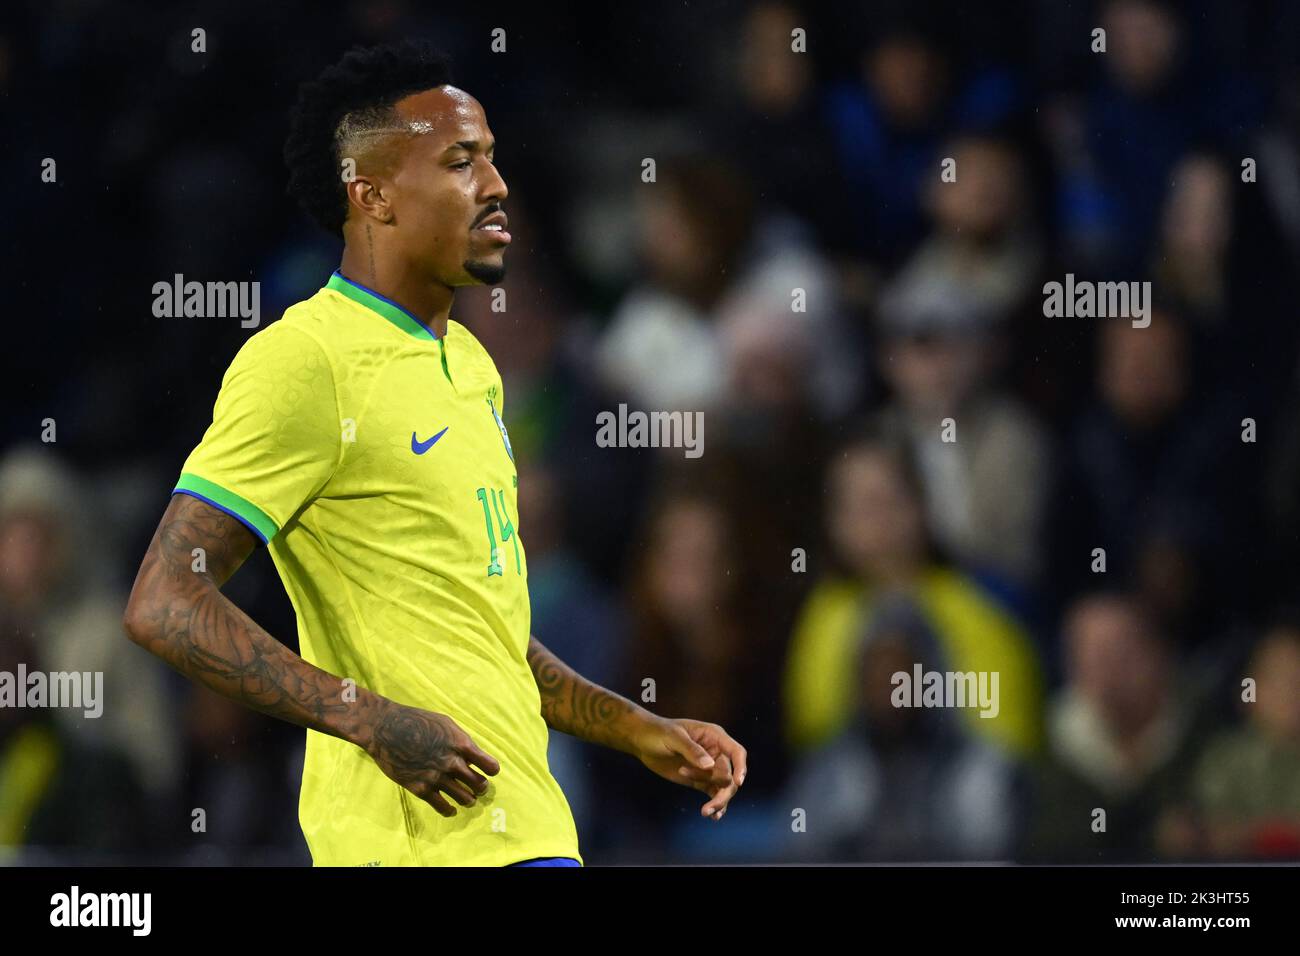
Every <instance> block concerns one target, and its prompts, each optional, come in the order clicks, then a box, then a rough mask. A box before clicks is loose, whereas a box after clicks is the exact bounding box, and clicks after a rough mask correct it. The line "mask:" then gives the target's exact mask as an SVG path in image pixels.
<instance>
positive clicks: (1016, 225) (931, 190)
mask: <svg viewBox="0 0 1300 956" xmlns="http://www.w3.org/2000/svg"><path fill="white" fill-rule="evenodd" d="M943 153H944V155H945V157H948V158H951V159H952V160H953V163H954V165H953V167H952V168H953V175H954V176H955V179H954V180H953V181H952V182H947V181H945V180H944V179H943V178H942V176H941V175H940V173H941V171H940V170H937V169H936V170H935V173H934V175H933V176H931V177H930V178H928V179H927V180H926V181H925V185H924V187H923V189H922V197H923V198H924V201H925V208H926V211H927V213H928V215H929V218H930V219H931V220H932V222H933V226H932V231H931V233H930V235H929V236H928V237H927V238H926V239H925V240H924V241H923V242H922V243H921V245H920V247H919V248H918V249H917V250H916V252H915V253H913V254H912V255H911V256H910V257H909V258H908V260H907V262H906V263H905V264H904V265H903V267H902V269H901V270H900V272H899V274H898V276H897V277H896V280H895V285H896V287H902V288H905V289H913V288H923V287H925V286H927V285H930V284H941V285H944V286H948V287H951V288H952V289H954V290H955V291H956V292H957V293H958V294H959V295H960V296H961V297H962V298H963V299H964V300H966V301H967V302H968V303H969V305H970V307H971V308H972V309H974V310H977V311H979V312H981V313H985V314H992V315H997V316H1005V315H1010V314H1011V313H1013V312H1014V311H1016V310H1017V309H1018V308H1019V307H1021V306H1023V305H1024V304H1025V302H1026V300H1027V299H1029V298H1030V297H1031V296H1032V295H1033V294H1034V293H1035V292H1036V283H1035V278H1036V276H1037V274H1038V270H1039V268H1040V266H1041V264H1042V255H1041V253H1040V249H1041V245H1042V244H1041V240H1040V238H1039V236H1038V235H1037V234H1036V232H1035V230H1034V228H1033V226H1032V224H1031V213H1032V209H1031V199H1032V196H1033V192H1032V188H1031V187H1032V183H1031V181H1030V179H1029V174H1028V170H1027V169H1026V167H1025V164H1024V162H1023V160H1022V158H1021V155H1020V153H1019V151H1018V150H1017V149H1016V147H1015V146H1014V145H1012V143H1011V142H1010V141H1009V140H1006V139H1002V138H999V137H996V136H992V135H976V134H965V135H961V136H958V137H957V138H956V139H954V140H951V141H949V142H948V143H947V144H946V145H945V146H944V148H943Z"/></svg>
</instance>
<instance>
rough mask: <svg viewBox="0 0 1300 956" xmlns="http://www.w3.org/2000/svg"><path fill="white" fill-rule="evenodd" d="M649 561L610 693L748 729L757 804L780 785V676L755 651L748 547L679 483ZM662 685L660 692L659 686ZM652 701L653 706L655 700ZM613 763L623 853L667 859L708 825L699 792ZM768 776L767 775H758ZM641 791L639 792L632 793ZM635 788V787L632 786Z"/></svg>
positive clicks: (655, 526) (609, 782) (696, 488)
mask: <svg viewBox="0 0 1300 956" xmlns="http://www.w3.org/2000/svg"><path fill="white" fill-rule="evenodd" d="M645 527H646V529H647V530H646V532H645V533H644V535H643V536H642V537H641V541H642V542H643V549H642V552H641V553H642V560H641V562H640V564H639V566H638V567H637V569H636V571H635V573H634V576H633V579H632V580H631V582H630V586H629V588H628V591H627V594H626V600H627V602H628V611H629V614H628V618H629V622H630V628H631V633H630V641H629V645H628V649H627V656H626V660H625V662H624V667H623V672H622V676H621V679H620V680H618V681H616V682H615V683H614V684H612V685H611V686H613V687H615V688H617V689H618V690H619V692H620V693H622V694H624V695H625V696H628V697H630V698H633V699H635V700H639V701H641V702H642V703H643V704H644V706H646V707H648V708H650V709H651V710H652V711H654V712H655V713H657V714H662V715H664V716H672V715H676V714H680V713H698V714H699V715H700V719H701V720H707V721H712V722H716V723H719V724H723V723H724V722H725V726H736V727H739V728H740V730H739V731H738V732H739V733H742V734H743V735H744V738H745V748H746V750H747V751H748V753H749V761H750V766H751V767H753V768H755V769H754V772H752V773H751V774H750V775H749V777H748V778H747V779H746V782H745V787H746V789H747V790H751V788H752V792H751V795H752V796H754V797H759V796H762V795H766V794H770V793H771V791H772V789H773V788H774V787H775V786H778V785H779V784H780V783H781V774H780V768H779V749H780V741H779V731H778V728H777V727H776V725H775V722H774V721H773V719H772V717H773V715H774V714H775V712H776V710H777V703H776V700H775V684H776V680H775V674H772V675H770V676H769V675H768V674H767V673H766V671H768V670H770V669H771V668H772V664H773V661H772V659H771V657H770V656H768V655H764V654H762V653H756V652H755V651H754V650H753V646H752V640H751V632H752V630H753V625H754V616H753V614H752V613H751V610H750V607H749V605H748V602H747V601H745V600H744V599H743V594H744V590H743V589H744V587H745V582H744V578H743V575H742V574H741V572H740V568H741V567H742V557H743V548H742V547H741V546H739V545H738V544H737V542H738V541H739V540H741V539H739V538H738V537H737V536H736V529H735V527H734V526H733V524H732V520H731V516H730V514H729V513H728V511H727V509H726V508H725V507H724V504H723V503H722V501H720V500H719V498H718V497H717V496H715V495H714V494H712V493H710V492H708V491H705V490H703V489H702V487H701V483H700V482H699V481H698V480H696V481H694V482H692V483H691V484H690V485H687V484H686V483H685V481H684V480H682V478H681V476H669V477H668V479H667V481H666V483H665V484H664V485H663V486H662V487H661V489H660V491H659V494H658V497H657V500H656V501H655V503H654V504H653V506H652V507H651V509H650V513H649V516H648V518H647V521H646V525H645ZM650 682H653V683H650ZM650 692H653V695H654V696H653V697H652V698H648V697H647V696H646V695H647V694H648V693H650ZM597 760H598V761H600V762H602V763H604V764H606V765H607V769H603V770H602V771H601V774H600V778H601V780H602V781H604V784H603V786H604V788H605V794H606V801H604V802H608V803H609V804H611V807H610V808H605V809H604V812H603V814H602V816H603V818H604V819H605V820H606V821H607V822H609V823H611V825H613V826H615V827H616V828H617V829H618V831H619V832H618V835H617V839H618V842H619V843H620V844H622V845H623V846H624V847H628V848H631V847H635V848H636V850H637V851H638V852H639V853H642V854H649V855H650V856H651V857H652V858H662V854H663V852H664V850H665V849H666V846H667V844H666V843H665V842H664V841H665V840H666V839H667V838H668V837H669V835H670V833H671V832H672V828H673V827H674V826H675V825H678V824H680V825H682V826H689V825H690V824H691V823H693V822H694V821H695V819H696V818H697V817H698V806H697V803H696V802H694V797H693V796H692V792H691V791H689V790H688V791H686V792H685V793H684V794H683V793H678V791H677V790H676V789H674V788H672V787H671V786H668V785H665V786H662V787H660V786H658V785H657V784H654V785H651V786H645V785H642V784H641V783H640V782H639V780H640V778H639V777H635V778H634V777H633V776H632V775H634V774H636V773H637V772H638V769H639V768H638V767H637V766H636V764H635V763H634V762H632V761H628V760H627V759H626V758H624V757H622V756H621V755H615V756H614V757H613V758H610V757H609V756H608V755H605V754H602V755H600V756H598V757H597ZM759 768H761V769H759ZM633 779H636V780H638V785H637V786H631V785H630V782H631V781H632V780H633ZM625 784H626V785H625Z"/></svg>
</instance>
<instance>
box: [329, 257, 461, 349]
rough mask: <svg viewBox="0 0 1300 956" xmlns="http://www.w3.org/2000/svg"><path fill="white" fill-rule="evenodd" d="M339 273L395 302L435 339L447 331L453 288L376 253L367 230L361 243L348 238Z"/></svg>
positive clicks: (403, 263) (401, 262) (401, 261)
mask: <svg viewBox="0 0 1300 956" xmlns="http://www.w3.org/2000/svg"><path fill="white" fill-rule="evenodd" d="M349 238H350V239H352V238H355V237H349ZM339 272H341V273H343V277H344V278H345V279H350V280H351V281H353V282H357V283H360V284H361V285H363V286H365V287H366V288H367V289H370V290H371V291H373V292H378V293H379V294H380V295H382V296H383V297H384V298H385V299H390V300H392V301H393V302H396V303H397V304H398V305H400V306H401V307H402V308H403V309H405V310H406V311H407V312H410V313H411V314H412V315H413V316H415V317H416V319H418V320H419V321H420V322H422V323H423V324H424V325H426V326H428V327H429V328H430V329H431V330H432V331H433V333H434V334H435V335H436V336H438V338H442V337H443V336H444V335H446V334H447V318H448V316H449V315H450V314H451V301H452V298H453V297H454V296H455V290H453V289H451V288H450V287H448V286H445V285H441V284H440V283H437V282H432V283H431V282H429V281H428V280H427V279H425V278H423V277H422V276H420V275H417V274H416V272H415V270H413V269H412V268H411V267H410V264H409V263H407V262H405V261H403V260H400V259H393V258H391V257H386V256H376V255H375V244H374V241H373V239H372V238H371V236H370V234H369V233H368V232H367V233H364V234H363V235H362V236H361V237H360V242H355V241H349V242H347V244H346V245H345V246H344V247H343V261H342V262H341V263H340V264H339Z"/></svg>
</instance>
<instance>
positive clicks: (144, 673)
mask: <svg viewBox="0 0 1300 956" xmlns="http://www.w3.org/2000/svg"><path fill="white" fill-rule="evenodd" d="M86 501H87V498H86V496H85V493H84V492H83V490H82V488H81V485H80V482H79V481H78V479H77V477H76V476H75V474H74V473H73V472H71V471H70V470H69V469H68V468H66V467H65V466H64V465H63V464H62V462H61V461H60V460H59V459H58V457H57V455H56V453H55V452H54V451H52V450H50V446H44V447H41V446H35V447H24V448H19V449H16V450H13V451H11V452H10V453H9V454H8V455H6V456H5V457H4V459H3V461H0V609H4V610H8V611H9V612H10V613H12V614H15V615H19V616H21V617H22V618H23V619H24V620H26V621H28V622H30V626H31V628H32V630H33V632H34V633H35V634H37V635H38V636H39V638H40V645H39V647H38V651H39V653H40V657H41V660H42V661H44V663H45V666H47V667H48V668H49V669H50V670H52V671H78V672H85V671H90V672H97V673H101V674H103V693H104V701H103V714H102V715H101V716H100V717H98V718H96V719H94V720H87V719H84V718H83V717H82V715H81V713H80V711H75V710H58V711H55V714H54V716H55V718H56V719H57V720H59V721H60V722H61V723H62V725H63V726H62V728H61V729H62V731H63V732H64V733H66V734H68V735H69V736H71V737H74V738H76V739H78V740H80V741H85V742H87V743H92V742H93V743H96V744H102V745H104V746H106V747H109V748H113V749H117V750H120V751H122V752H123V753H124V754H125V755H126V756H127V757H128V758H129V759H130V761H131V763H132V764H133V765H134V767H135V771H136V775H137V777H138V778H139V780H140V781H141V783H142V784H143V785H144V786H145V788H146V790H147V791H148V792H149V794H150V795H151V797H153V798H154V799H157V800H162V799H165V798H166V797H169V796H170V795H171V794H172V793H173V791H174V787H175V785H176V778H177V772H178V768H179V751H178V748H179V741H178V739H177V737H176V728H175V722H174V721H173V720H171V719H170V717H169V714H170V707H169V703H170V702H169V700H168V699H167V696H166V694H167V691H166V685H165V684H164V678H165V677H166V673H167V672H166V671H163V670H160V669H159V668H158V666H157V662H156V661H153V660H151V659H150V657H149V655H148V654H145V653H141V652H140V651H139V650H138V649H137V648H134V647H126V646H125V645H124V644H123V642H122V612H123V610H124V608H125V607H126V598H125V595H123V594H120V593H114V592H113V591H111V590H110V587H111V585H112V584H113V583H114V582H112V581H111V580H109V579H107V578H106V576H105V573H106V571H107V570H108V564H109V563H110V562H111V561H112V560H113V559H114V557H115V555H113V554H112V553H111V551H108V550H106V549H107V547H108V545H109V542H107V541H106V540H104V539H103V538H99V537H96V535H95V534H94V532H93V528H94V523H93V521H91V520H90V518H89V516H88V514H87V512H86V510H85V507H84V506H85V503H86Z"/></svg>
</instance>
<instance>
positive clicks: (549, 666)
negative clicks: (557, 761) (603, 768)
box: [528, 637, 642, 750]
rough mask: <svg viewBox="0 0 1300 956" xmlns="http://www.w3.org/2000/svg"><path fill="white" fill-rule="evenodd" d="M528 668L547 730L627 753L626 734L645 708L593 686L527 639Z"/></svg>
mask: <svg viewBox="0 0 1300 956" xmlns="http://www.w3.org/2000/svg"><path fill="white" fill-rule="evenodd" d="M528 666H529V667H531V668H532V670H533V677H534V678H536V680H537V689H538V690H539V691H540V692H541V695H542V719H544V720H545V721H546V723H547V726H549V727H552V728H554V729H555V730H558V731H561V732H563V733H566V734H572V735H573V736H574V737H580V738H582V739H583V740H588V741H590V742H592V743H595V744H602V745H604V746H606V747H613V748H615V749H617V750H627V749H628V748H627V739H626V731H627V729H628V726H629V723H630V721H631V720H632V719H634V718H635V717H636V716H637V715H638V714H640V713H641V711H642V708H640V707H638V706H637V705H636V704H634V703H632V701H630V700H628V699H627V698H626V697H620V696H619V695H618V694H615V693H614V692H613V691H608V690H606V689H605V688H603V687H600V686H598V685H596V684H593V683H592V682H591V681H589V680H587V679H586V678H585V677H583V676H581V675H580V674H578V673H577V672H576V671H574V670H573V668H571V667H569V666H568V665H567V664H565V663H564V662H563V661H561V660H560V659H559V658H558V657H556V656H555V655H554V654H552V653H551V652H550V651H548V650H547V649H546V647H545V646H543V644H542V643H541V642H540V641H539V640H537V638H535V637H530V638H529V639H528Z"/></svg>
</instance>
